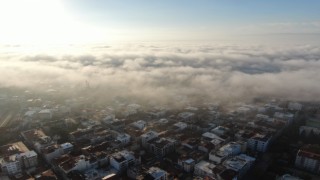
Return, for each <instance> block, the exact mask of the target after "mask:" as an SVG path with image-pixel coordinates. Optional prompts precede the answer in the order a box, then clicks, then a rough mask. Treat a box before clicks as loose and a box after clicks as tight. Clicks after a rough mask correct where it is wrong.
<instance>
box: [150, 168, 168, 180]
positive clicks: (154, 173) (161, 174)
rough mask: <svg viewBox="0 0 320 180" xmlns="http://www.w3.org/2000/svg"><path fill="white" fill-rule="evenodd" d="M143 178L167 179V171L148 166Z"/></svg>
mask: <svg viewBox="0 0 320 180" xmlns="http://www.w3.org/2000/svg"><path fill="white" fill-rule="evenodd" d="M145 179H154V180H167V179H168V173H167V172H166V171H164V170H162V169H160V168H158V167H150V168H149V170H148V171H147V175H146V178H145Z"/></svg>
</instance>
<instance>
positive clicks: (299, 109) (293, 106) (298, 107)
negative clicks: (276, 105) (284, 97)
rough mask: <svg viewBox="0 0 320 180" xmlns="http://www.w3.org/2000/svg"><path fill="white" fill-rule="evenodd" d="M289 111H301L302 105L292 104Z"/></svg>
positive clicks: (289, 105)
mask: <svg viewBox="0 0 320 180" xmlns="http://www.w3.org/2000/svg"><path fill="white" fill-rule="evenodd" d="M288 109H289V110H293V111H301V109H302V104H300V103H297V102H290V103H289V104H288Z"/></svg>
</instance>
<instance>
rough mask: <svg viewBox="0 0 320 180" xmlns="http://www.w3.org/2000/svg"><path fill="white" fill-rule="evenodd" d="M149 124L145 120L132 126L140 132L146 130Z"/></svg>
mask: <svg viewBox="0 0 320 180" xmlns="http://www.w3.org/2000/svg"><path fill="white" fill-rule="evenodd" d="M146 125H147V123H146V122H145V121H143V120H139V121H136V122H134V123H132V126H133V127H135V128H137V129H139V130H144V129H145V128H146Z"/></svg>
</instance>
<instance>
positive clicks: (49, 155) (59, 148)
mask: <svg viewBox="0 0 320 180" xmlns="http://www.w3.org/2000/svg"><path fill="white" fill-rule="evenodd" d="M72 150H73V145H72V144H71V143H64V144H60V145H58V144H54V145H51V146H48V147H45V148H43V149H42V150H41V153H42V155H43V157H44V158H45V160H46V161H47V162H49V163H50V162H51V160H52V159H54V158H57V157H60V156H61V155H63V154H66V153H69V152H71V151H72Z"/></svg>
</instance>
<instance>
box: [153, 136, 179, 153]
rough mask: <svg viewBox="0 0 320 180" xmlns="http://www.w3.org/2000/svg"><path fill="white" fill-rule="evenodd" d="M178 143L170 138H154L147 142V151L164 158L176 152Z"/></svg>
mask: <svg viewBox="0 0 320 180" xmlns="http://www.w3.org/2000/svg"><path fill="white" fill-rule="evenodd" d="M175 143H176V141H175V140H173V139H168V138H154V139H151V140H149V141H148V142H147V150H148V151H149V152H151V153H153V154H154V155H155V156H157V157H163V156H165V155H167V154H169V153H171V152H173V151H174V150H175Z"/></svg>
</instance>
